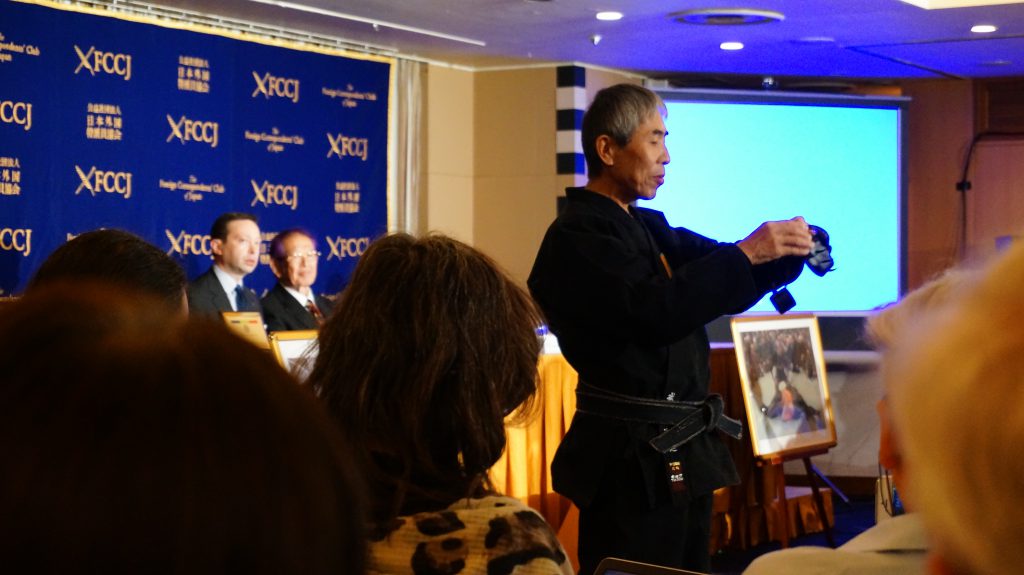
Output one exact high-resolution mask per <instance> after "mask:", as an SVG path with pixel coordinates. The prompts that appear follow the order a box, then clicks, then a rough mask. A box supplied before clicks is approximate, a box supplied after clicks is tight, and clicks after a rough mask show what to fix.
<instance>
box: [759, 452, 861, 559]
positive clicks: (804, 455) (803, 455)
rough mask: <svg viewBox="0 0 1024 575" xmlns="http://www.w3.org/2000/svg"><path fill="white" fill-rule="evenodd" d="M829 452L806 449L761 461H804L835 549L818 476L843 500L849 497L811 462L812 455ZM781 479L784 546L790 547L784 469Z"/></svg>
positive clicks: (827, 536) (778, 486)
mask: <svg viewBox="0 0 1024 575" xmlns="http://www.w3.org/2000/svg"><path fill="white" fill-rule="evenodd" d="M825 453H828V448H826V449H822V450H815V451H804V452H799V453H790V454H785V455H775V456H772V457H770V458H761V459H760V463H761V464H762V465H765V464H767V465H773V466H775V465H779V466H781V465H782V464H784V463H785V462H787V461H793V460H796V459H802V460H803V462H804V469H805V470H806V471H807V482H808V484H809V485H810V487H811V493H812V494H813V496H814V504H815V506H817V508H818V516H819V517H820V518H821V524H822V526H823V527H824V531H825V540H826V541H828V544H829V547H832V548H833V549H834V548H835V547H836V540H835V536H834V535H833V534H832V525H831V523H829V520H828V513H827V512H826V510H825V498H824V497H823V496H822V495H821V489H819V488H818V481H817V478H819V477H820V478H821V479H822V480H823V481H824V482H825V483H826V484H827V485H828V486H829V488H830V489H831V490H832V492H833V493H835V494H836V495H838V496H839V497H840V498H841V499H842V500H843V501H845V502H849V498H848V497H846V494H844V493H843V492H842V491H839V490H838V488H836V486H835V485H834V484H833V483H832V482H831V481H829V480H828V478H827V477H825V476H824V475H823V474H822V473H821V471H819V470H818V468H817V467H815V466H814V464H812V463H811V457H813V456H815V455H824V454H825ZM780 478H781V479H780V481H778V482H777V483H776V496H777V497H778V499H779V501H780V502H781V503H782V509H783V511H784V513H785V514H786V515H785V517H784V519H785V521H784V523H785V525H783V528H782V547H783V548H786V547H789V501H788V500H787V499H786V473H785V471H783V472H782V473H780Z"/></svg>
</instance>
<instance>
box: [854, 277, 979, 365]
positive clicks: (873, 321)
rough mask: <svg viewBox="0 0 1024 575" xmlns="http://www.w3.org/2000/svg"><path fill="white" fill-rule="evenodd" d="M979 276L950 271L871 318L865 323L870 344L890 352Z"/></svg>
mask: <svg viewBox="0 0 1024 575" xmlns="http://www.w3.org/2000/svg"><path fill="white" fill-rule="evenodd" d="M977 276H978V272H977V270H971V269H961V268H950V269H948V270H946V271H945V272H943V273H942V274H940V275H938V276H936V277H934V278H932V279H931V280H929V281H928V282H927V283H925V284H924V285H922V286H921V287H919V288H917V289H915V290H914V291H912V292H910V293H909V294H907V296H906V297H904V298H903V299H901V300H900V301H898V302H895V303H891V304H889V305H887V306H886V307H884V308H882V309H881V310H880V311H878V312H877V313H875V314H874V315H872V316H871V317H869V318H868V319H867V322H866V323H865V336H866V337H867V340H868V341H869V342H870V343H871V345H872V346H874V347H875V348H876V349H879V350H885V349H888V348H889V347H890V346H892V345H893V344H895V343H896V342H897V341H899V339H900V336H901V334H902V333H903V331H904V330H906V329H907V328H909V327H911V326H912V325H913V324H914V322H915V321H917V320H919V319H920V317H921V315H922V314H924V313H926V312H933V313H934V312H935V311H936V310H938V309H940V308H941V307H943V306H945V305H946V304H947V303H949V302H950V301H951V300H953V299H954V295H955V294H957V293H959V292H960V291H962V290H963V289H964V287H965V286H966V285H967V284H969V283H970V282H971V280H973V279H975V278H976V277H977Z"/></svg>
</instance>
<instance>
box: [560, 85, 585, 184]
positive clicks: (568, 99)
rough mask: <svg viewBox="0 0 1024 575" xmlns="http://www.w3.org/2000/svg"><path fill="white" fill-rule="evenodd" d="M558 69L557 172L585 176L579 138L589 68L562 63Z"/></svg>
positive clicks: (581, 146) (581, 145)
mask: <svg viewBox="0 0 1024 575" xmlns="http://www.w3.org/2000/svg"><path fill="white" fill-rule="evenodd" d="M556 72H557V73H556V76H557V97H556V99H555V101H556V105H557V112H556V128H555V129H556V130H557V131H556V136H555V137H556V142H555V153H556V166H557V171H558V174H572V175H579V176H582V175H584V174H586V171H587V166H586V161H585V160H584V157H583V144H582V143H581V141H580V129H581V128H582V126H583V111H584V110H585V109H586V107H587V70H586V69H585V68H583V67H581V66H559V67H558V68H557V70H556Z"/></svg>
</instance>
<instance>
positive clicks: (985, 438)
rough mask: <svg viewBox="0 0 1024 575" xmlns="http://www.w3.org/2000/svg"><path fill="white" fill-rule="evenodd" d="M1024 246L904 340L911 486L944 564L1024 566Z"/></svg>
mask: <svg viewBox="0 0 1024 575" xmlns="http://www.w3.org/2000/svg"><path fill="white" fill-rule="evenodd" d="M1021 286H1024V246H1016V247H1014V248H1012V249H1011V250H1010V251H1009V252H1008V253H1007V254H1006V255H1005V256H1003V257H1001V258H1000V259H999V260H998V261H996V262H995V263H994V264H993V265H992V266H990V267H989V268H988V269H987V270H986V272H985V274H984V276H983V277H982V278H981V279H979V280H978V282H977V284H976V285H972V286H971V287H970V288H969V289H968V290H967V291H966V292H965V294H964V295H963V297H961V298H958V300H957V305H956V306H951V307H950V309H948V310H946V311H945V312H944V313H943V314H938V315H936V316H935V317H933V318H930V319H929V321H927V322H922V323H921V325H918V326H915V329H914V330H913V332H912V333H910V334H909V335H908V337H907V338H905V340H906V342H907V343H905V344H900V345H898V346H897V347H896V348H895V353H894V354H893V358H892V363H893V370H892V373H893V377H896V378H899V381H900V385H899V386H897V387H896V388H895V389H894V390H893V393H892V399H891V404H892V410H893V418H894V422H895V424H896V426H897V431H898V434H899V437H900V440H901V444H902V449H903V464H904V469H905V476H906V479H905V484H906V487H905V494H906V497H907V499H908V500H909V501H910V503H912V504H913V505H914V509H915V510H916V511H917V512H918V513H919V514H920V515H921V516H922V519H923V521H924V524H925V527H926V529H927V530H928V531H929V534H930V536H931V538H932V541H933V547H932V549H933V559H934V560H933V561H932V563H931V566H932V567H933V569H934V572H936V573H941V572H945V573H962V574H970V575H992V574H1004V573H1005V574H1011V573H1022V572H1024V514H1022V513H1021V505H1019V504H1018V503H1020V498H1019V497H1018V495H1020V493H1021V485H1022V484H1024V457H1021V445H1024V323H1022V322H1021V317H1024V297H1022V296H1021Z"/></svg>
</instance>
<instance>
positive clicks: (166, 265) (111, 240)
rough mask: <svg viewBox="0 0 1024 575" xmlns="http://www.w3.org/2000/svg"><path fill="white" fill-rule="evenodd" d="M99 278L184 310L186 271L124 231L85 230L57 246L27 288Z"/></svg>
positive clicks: (137, 237) (171, 259) (185, 305)
mask: <svg viewBox="0 0 1024 575" xmlns="http://www.w3.org/2000/svg"><path fill="white" fill-rule="evenodd" d="M90 279H91V280H101V281H104V282H109V283H114V284H117V285H120V286H122V287H123V288H125V289H126V290H127V291H130V292H132V293H139V292H141V293H146V294H149V295H151V296H155V297H157V298H160V299H161V300H162V301H163V302H164V303H166V304H167V305H169V306H170V307H171V308H172V309H181V310H184V309H186V308H187V304H186V301H185V283H186V279H185V271H184V270H183V269H182V268H181V266H180V265H179V264H178V262H176V261H174V259H173V258H171V257H170V256H169V255H167V254H166V253H164V252H163V251H161V250H160V248H158V247H156V246H154V245H153V244H151V243H149V242H147V241H146V240H144V239H142V238H140V237H139V236H137V235H135V234H133V233H130V232H126V231H124V230H94V231H91V232H85V233H83V234H80V235H78V236H76V237H74V238H73V239H70V240H68V241H67V242H66V243H65V244H64V245H62V246H60V247H59V248H57V249H56V250H54V252H53V253H52V254H50V256H49V257H48V258H46V261H44V262H43V264H42V265H41V266H40V267H39V270H37V271H36V273H35V275H34V276H33V277H32V280H31V281H30V282H29V285H28V291H33V290H36V289H39V288H40V287H42V286H46V285H50V284H53V283H55V282H75V281H79V280H90Z"/></svg>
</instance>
